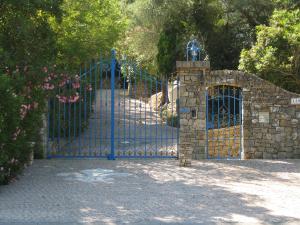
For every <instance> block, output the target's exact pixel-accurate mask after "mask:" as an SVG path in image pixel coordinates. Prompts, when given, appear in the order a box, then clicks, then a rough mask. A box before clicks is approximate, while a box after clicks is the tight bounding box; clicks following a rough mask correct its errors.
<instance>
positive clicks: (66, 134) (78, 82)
mask: <svg viewBox="0 0 300 225" xmlns="http://www.w3.org/2000/svg"><path fill="white" fill-rule="evenodd" d="M123 58H124V57H123ZM61 76H62V77H60V79H57V80H56V81H54V82H57V84H58V87H57V88H56V89H55V90H54V91H53V92H54V95H53V96H52V97H50V98H49V100H48V141H47V158H108V159H111V160H113V159H115V158H176V157H177V154H178V151H177V143H178V139H179V113H178V109H179V106H178V103H179V100H178V99H179V96H178V95H179V79H178V78H177V77H176V78H173V80H172V81H171V80H169V81H168V80H161V79H159V78H158V77H157V76H152V75H150V74H148V73H147V72H145V71H144V70H142V69H141V68H140V67H139V66H138V65H137V64H136V63H134V62H133V61H129V60H126V59H121V60H118V59H117V57H116V52H115V51H114V50H112V52H111V57H110V58H109V59H107V57H106V58H105V57H104V58H102V57H100V59H99V60H97V62H92V63H90V64H89V65H87V64H85V65H84V68H81V69H80V74H79V76H78V77H77V78H76V77H75V78H74V76H70V77H68V76H65V75H61ZM58 77H59V76H58ZM53 80H55V79H53ZM61 84H62V85H61ZM163 88H165V89H166V90H167V93H168V94H167V95H165V99H164V100H165V102H169V103H168V104H164V105H163V104H160V103H161V102H162V101H163V99H162V98H163V94H162V92H161V91H162V90H163Z"/></svg>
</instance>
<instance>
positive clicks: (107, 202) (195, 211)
mask: <svg viewBox="0 0 300 225" xmlns="http://www.w3.org/2000/svg"><path fill="white" fill-rule="evenodd" d="M192 164H193V167H191V168H185V167H178V166H177V165H178V161H177V160H116V161H107V160H37V161H35V163H34V164H33V166H31V167H30V168H28V169H26V170H25V172H24V175H23V176H21V177H20V178H19V180H17V181H15V182H14V183H12V184H10V185H8V186H1V187H0V224H1V225H2V224H3V225H4V224H5V225H12V224H13V225H20V224H22V225H23V224H24V225H27V224H28V225H29V224H30V225H50V224H51V225H57V224H58V225H59V224H63V225H71V224H72V225H73V224H75V225H76V224H105V225H114V224H146V225H147V224H226V223H230V224H300V213H299V209H300V160H291V161H258V160H253V161H193V163H192Z"/></svg>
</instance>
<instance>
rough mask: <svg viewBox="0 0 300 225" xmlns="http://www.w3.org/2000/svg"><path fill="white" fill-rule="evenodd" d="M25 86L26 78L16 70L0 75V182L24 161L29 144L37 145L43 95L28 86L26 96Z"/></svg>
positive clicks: (15, 172) (24, 162)
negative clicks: (11, 73) (10, 73)
mask: <svg viewBox="0 0 300 225" xmlns="http://www.w3.org/2000/svg"><path fill="white" fill-rule="evenodd" d="M26 75H27V76H29V77H30V74H26ZM26 86H27V87H28V86H29V83H28V80H27V79H25V78H23V76H20V74H18V73H15V74H14V75H13V76H11V75H0V99H5V101H1V103H0V143H1V144H0V184H3V183H7V182H8V181H9V180H10V178H12V177H15V176H16V175H17V173H18V172H19V171H21V169H22V168H23V166H24V164H26V163H27V162H28V160H29V156H30V152H32V151H33V147H35V148H38V146H37V145H35V144H34V143H35V142H36V141H37V137H38V136H39V129H40V127H41V112H42V110H43V100H42V99H43V98H42V97H40V96H41V95H40V93H39V91H38V90H35V89H32V90H31V91H30V100H29V99H28V96H29V95H26V94H25V92H26V91H25V90H24V89H26ZM24 87H25V88H24ZM29 101H30V102H31V101H32V102H34V104H32V103H29ZM29 105H30V110H26V114H23V115H25V116H24V117H22V116H21V115H22V111H23V110H24V107H25V106H26V107H27V106H29ZM23 112H24V111H23Z"/></svg>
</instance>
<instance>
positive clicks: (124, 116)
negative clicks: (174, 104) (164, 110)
mask: <svg viewBox="0 0 300 225" xmlns="http://www.w3.org/2000/svg"><path fill="white" fill-rule="evenodd" d="M114 99H115V102H114V105H115V107H114V109H115V112H114V118H115V120H114V121H115V123H114V127H115V129H114V136H115V138H114V145H115V155H116V156H129V155H130V156H144V155H146V156H154V155H159V156H160V155H163V156H166V155H167V156H176V155H177V135H178V133H177V132H178V129H177V128H174V127H171V126H168V125H166V123H165V121H162V120H161V118H160V115H159V113H160V112H158V111H154V110H153V109H152V108H151V107H150V105H151V104H149V103H145V102H144V101H141V100H139V99H134V98H130V97H129V96H128V95H127V90H126V91H125V90H119V89H116V90H115V98H114ZM82 107H84V105H82ZM93 108H94V111H93V112H92V111H91V117H90V119H89V120H88V121H87V123H88V128H87V129H86V130H85V131H84V132H83V133H82V134H81V135H80V136H79V137H77V138H75V139H73V140H72V137H70V139H69V138H68V137H67V138H66V139H65V140H64V139H63V138H61V140H60V142H61V143H62V142H64V143H65V144H64V145H63V146H61V148H60V150H59V151H58V152H57V153H58V154H64V155H68V154H69V155H72V156H74V155H77V156H100V157H101V156H102V157H106V156H107V154H109V153H110V149H111V147H110V146H111V136H110V135H111V116H112V113H111V90H109V89H103V90H98V91H97V95H96V100H95V103H94V104H93ZM87 111H89V109H87ZM69 140H71V141H70V142H69Z"/></svg>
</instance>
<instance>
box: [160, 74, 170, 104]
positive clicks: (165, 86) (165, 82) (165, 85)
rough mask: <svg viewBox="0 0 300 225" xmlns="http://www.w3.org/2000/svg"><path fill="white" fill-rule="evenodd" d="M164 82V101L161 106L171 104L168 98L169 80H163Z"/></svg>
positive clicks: (162, 100)
mask: <svg viewBox="0 0 300 225" xmlns="http://www.w3.org/2000/svg"><path fill="white" fill-rule="evenodd" d="M161 82H162V97H161V98H162V99H161V104H160V106H163V105H165V104H168V103H169V96H168V79H167V78H163V79H162V80H161Z"/></svg>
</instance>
